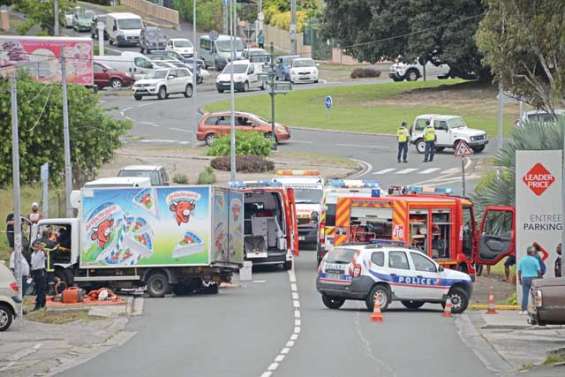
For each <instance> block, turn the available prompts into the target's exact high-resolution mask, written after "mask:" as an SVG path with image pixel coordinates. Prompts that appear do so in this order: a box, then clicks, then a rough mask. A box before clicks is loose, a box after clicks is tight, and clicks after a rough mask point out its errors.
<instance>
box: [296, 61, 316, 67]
mask: <svg viewBox="0 0 565 377" xmlns="http://www.w3.org/2000/svg"><path fill="white" fill-rule="evenodd" d="M315 65H316V64H315V63H314V60H312V59H296V60H294V61H293V62H292V66H293V67H314V66H315Z"/></svg>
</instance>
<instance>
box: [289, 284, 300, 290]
mask: <svg viewBox="0 0 565 377" xmlns="http://www.w3.org/2000/svg"><path fill="white" fill-rule="evenodd" d="M290 290H291V291H293V292H296V291H297V290H298V287H297V286H296V283H292V284H291V285H290Z"/></svg>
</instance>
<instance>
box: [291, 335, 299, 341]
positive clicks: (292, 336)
mask: <svg viewBox="0 0 565 377" xmlns="http://www.w3.org/2000/svg"><path fill="white" fill-rule="evenodd" d="M296 339H298V334H292V335H291V336H290V340H294V341H296Z"/></svg>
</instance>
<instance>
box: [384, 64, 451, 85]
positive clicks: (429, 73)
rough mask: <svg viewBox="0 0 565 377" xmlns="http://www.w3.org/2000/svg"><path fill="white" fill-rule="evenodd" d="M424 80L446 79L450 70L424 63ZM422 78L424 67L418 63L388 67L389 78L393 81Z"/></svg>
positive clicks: (442, 66) (441, 65)
mask: <svg viewBox="0 0 565 377" xmlns="http://www.w3.org/2000/svg"><path fill="white" fill-rule="evenodd" d="M425 69H426V78H428V77H437V78H440V79H444V78H448V77H449V72H450V71H451V68H450V67H449V66H448V65H447V64H439V63H437V62H436V63H433V62H431V61H428V62H426V65H425ZM423 76H424V66H423V65H422V64H420V63H419V62H418V61H415V62H413V63H404V62H396V63H394V64H392V65H391V66H390V73H389V77H390V78H391V79H393V80H394V81H403V80H406V81H416V80H418V79H419V78H420V77H423Z"/></svg>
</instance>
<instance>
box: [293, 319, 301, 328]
mask: <svg viewBox="0 0 565 377" xmlns="http://www.w3.org/2000/svg"><path fill="white" fill-rule="evenodd" d="M301 324H302V321H301V320H300V319H295V320H294V326H300V325H301Z"/></svg>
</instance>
